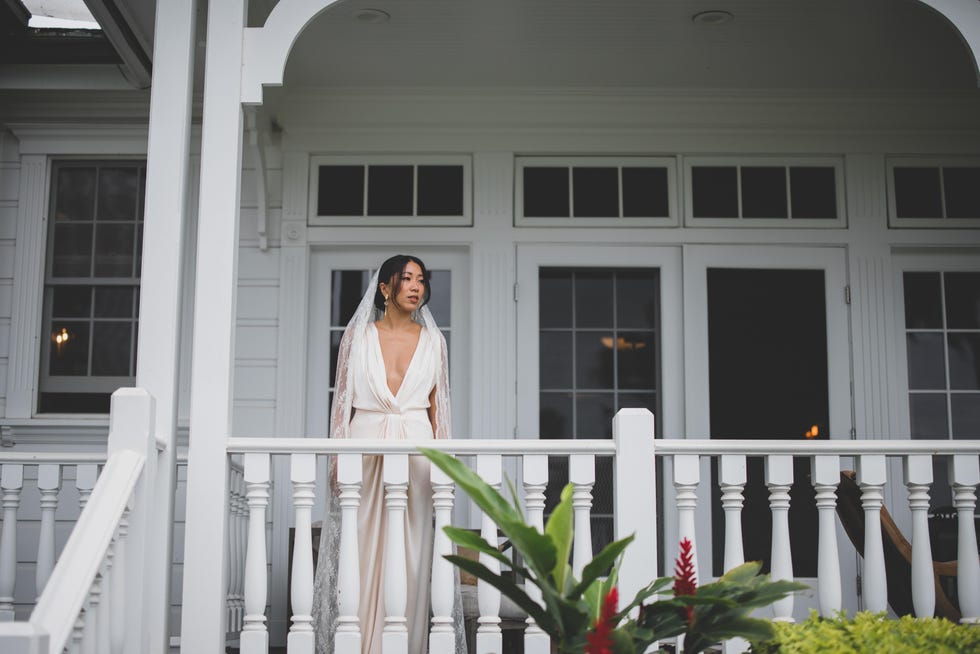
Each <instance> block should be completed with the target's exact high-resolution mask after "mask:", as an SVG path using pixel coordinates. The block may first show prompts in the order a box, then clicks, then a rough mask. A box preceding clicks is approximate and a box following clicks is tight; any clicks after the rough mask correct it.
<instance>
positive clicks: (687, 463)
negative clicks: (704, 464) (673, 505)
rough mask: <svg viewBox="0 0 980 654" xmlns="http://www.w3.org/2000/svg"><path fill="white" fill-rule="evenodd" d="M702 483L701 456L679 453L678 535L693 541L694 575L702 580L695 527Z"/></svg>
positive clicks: (676, 472) (676, 484) (676, 465)
mask: <svg viewBox="0 0 980 654" xmlns="http://www.w3.org/2000/svg"><path fill="white" fill-rule="evenodd" d="M699 483H701V457H699V456H698V455H696V454H679V455H677V456H675V457H674V490H675V491H676V495H677V535H678V538H680V540H682V541H683V540H684V539H685V538H686V539H688V540H689V541H691V560H692V563H693V564H694V575H695V577H696V578H697V580H698V581H700V579H701V577H700V573H699V566H698V541H697V536H696V535H695V528H694V511H695V510H696V509H697V507H698V493H697V491H698V484H699Z"/></svg>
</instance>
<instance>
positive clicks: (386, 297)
mask: <svg viewBox="0 0 980 654" xmlns="http://www.w3.org/2000/svg"><path fill="white" fill-rule="evenodd" d="M384 297H385V316H386V317H387V315H388V296H387V295H386V296H384Z"/></svg>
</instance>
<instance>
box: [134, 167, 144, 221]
mask: <svg viewBox="0 0 980 654" xmlns="http://www.w3.org/2000/svg"><path fill="white" fill-rule="evenodd" d="M139 177H140V181H139V200H138V201H137V203H136V219H137V220H143V216H144V215H145V214H146V166H140V175H139Z"/></svg>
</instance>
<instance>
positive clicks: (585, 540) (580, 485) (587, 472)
mask: <svg viewBox="0 0 980 654" xmlns="http://www.w3.org/2000/svg"><path fill="white" fill-rule="evenodd" d="M568 481H570V482H571V483H572V488H573V490H572V511H573V513H574V515H575V520H574V525H575V527H574V529H575V540H574V542H575V548H574V553H573V554H572V574H573V575H575V578H576V579H581V578H582V570H584V569H585V566H586V565H588V563H589V561H591V560H592V517H591V514H592V487H593V486H594V485H595V456H594V455H592V454H572V455H571V456H569V457H568Z"/></svg>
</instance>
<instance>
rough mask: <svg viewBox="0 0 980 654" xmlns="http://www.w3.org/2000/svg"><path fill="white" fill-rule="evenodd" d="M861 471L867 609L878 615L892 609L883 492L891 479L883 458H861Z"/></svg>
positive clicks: (871, 456)
mask: <svg viewBox="0 0 980 654" xmlns="http://www.w3.org/2000/svg"><path fill="white" fill-rule="evenodd" d="M857 469H858V470H857V473H858V474H857V481H858V485H859V486H860V487H861V506H862V507H864V578H863V579H862V586H863V590H864V602H865V606H864V608H865V609H867V610H868V611H872V612H875V613H877V612H879V611H884V610H886V609H887V608H888V580H887V579H886V578H885V551H884V547H883V545H882V541H881V507H882V505H883V504H884V496H883V494H882V492H883V489H884V487H885V482H886V481H887V479H888V476H887V472H886V470H885V457H884V456H882V455H879V454H865V455H863V456H860V457H858V465H857Z"/></svg>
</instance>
